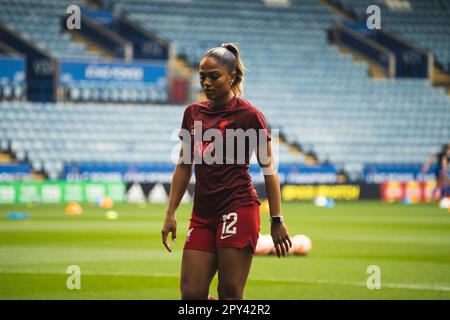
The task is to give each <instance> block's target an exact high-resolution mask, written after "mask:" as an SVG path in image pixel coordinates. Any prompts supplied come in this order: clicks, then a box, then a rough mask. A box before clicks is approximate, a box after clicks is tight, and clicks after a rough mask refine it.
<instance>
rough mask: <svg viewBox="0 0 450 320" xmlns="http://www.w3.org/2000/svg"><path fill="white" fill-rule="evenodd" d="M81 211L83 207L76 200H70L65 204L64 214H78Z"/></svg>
mask: <svg viewBox="0 0 450 320" xmlns="http://www.w3.org/2000/svg"><path fill="white" fill-rule="evenodd" d="M82 213H83V208H82V207H81V206H80V205H79V204H78V202H75V201H72V202H70V203H69V204H68V205H67V206H66V214H68V215H71V216H72V215H80V214H82Z"/></svg>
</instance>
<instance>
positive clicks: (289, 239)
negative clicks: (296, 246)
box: [286, 235, 292, 248]
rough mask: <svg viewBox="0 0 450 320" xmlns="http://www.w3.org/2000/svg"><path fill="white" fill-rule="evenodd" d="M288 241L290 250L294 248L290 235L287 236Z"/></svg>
mask: <svg viewBox="0 0 450 320" xmlns="http://www.w3.org/2000/svg"><path fill="white" fill-rule="evenodd" d="M286 238H287V241H288V242H289V248H292V240H291V237H289V235H287V236H286Z"/></svg>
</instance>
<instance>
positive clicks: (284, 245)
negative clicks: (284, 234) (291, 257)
mask: <svg viewBox="0 0 450 320" xmlns="http://www.w3.org/2000/svg"><path fill="white" fill-rule="evenodd" d="M283 247H284V251H285V253H286V254H288V253H289V248H290V247H289V241H287V239H284V240H283Z"/></svg>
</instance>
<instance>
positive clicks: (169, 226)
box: [161, 214, 177, 252]
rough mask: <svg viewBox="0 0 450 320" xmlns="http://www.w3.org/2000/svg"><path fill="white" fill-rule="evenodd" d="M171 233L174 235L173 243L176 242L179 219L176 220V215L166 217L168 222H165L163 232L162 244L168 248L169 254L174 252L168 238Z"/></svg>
mask: <svg viewBox="0 0 450 320" xmlns="http://www.w3.org/2000/svg"><path fill="white" fill-rule="evenodd" d="M169 233H172V241H173V242H176V240H177V219H176V218H175V215H174V214H170V215H169V214H168V215H167V216H166V220H165V221H164V225H163V228H162V230H161V234H162V242H163V244H164V246H165V247H166V249H167V250H168V251H169V252H172V246H171V245H170V244H169V242H168V241H167V236H168V235H169Z"/></svg>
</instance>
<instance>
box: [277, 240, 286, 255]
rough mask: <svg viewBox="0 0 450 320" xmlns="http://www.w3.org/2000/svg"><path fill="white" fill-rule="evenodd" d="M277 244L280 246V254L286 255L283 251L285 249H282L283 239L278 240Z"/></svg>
mask: <svg viewBox="0 0 450 320" xmlns="http://www.w3.org/2000/svg"><path fill="white" fill-rule="evenodd" d="M278 245H279V246H280V252H281V255H282V256H283V257H284V256H285V255H286V252H285V250H284V244H283V240H281V239H280V240H278Z"/></svg>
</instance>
